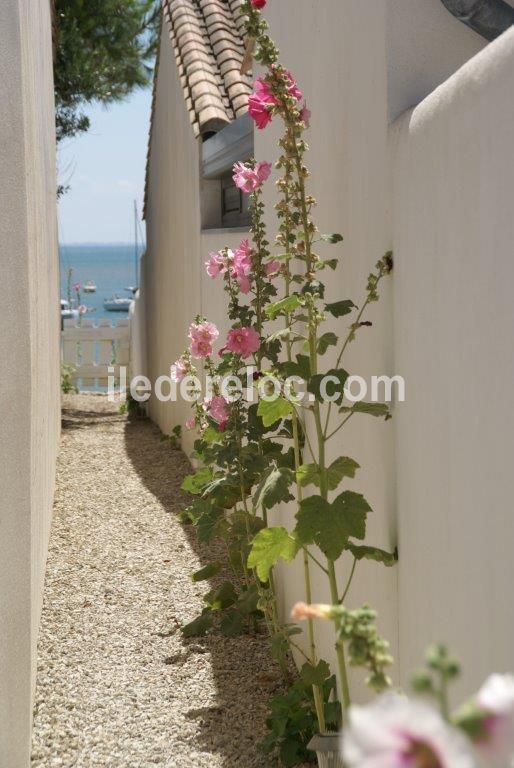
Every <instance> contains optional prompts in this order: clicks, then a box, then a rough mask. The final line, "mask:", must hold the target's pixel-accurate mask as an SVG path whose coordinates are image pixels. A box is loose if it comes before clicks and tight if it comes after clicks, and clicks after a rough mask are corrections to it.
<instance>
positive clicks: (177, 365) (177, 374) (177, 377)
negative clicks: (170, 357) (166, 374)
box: [171, 357, 187, 384]
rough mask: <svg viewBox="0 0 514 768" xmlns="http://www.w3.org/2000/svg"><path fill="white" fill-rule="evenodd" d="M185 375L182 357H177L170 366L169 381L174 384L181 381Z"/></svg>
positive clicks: (184, 364) (185, 365)
mask: <svg viewBox="0 0 514 768" xmlns="http://www.w3.org/2000/svg"><path fill="white" fill-rule="evenodd" d="M186 373H187V363H186V361H185V360H184V358H183V357H179V359H178V360H176V361H175V362H174V363H173V365H172V366H171V380H172V381H174V382H175V383H176V384H178V383H179V381H182V379H183V378H184V376H185V375H186Z"/></svg>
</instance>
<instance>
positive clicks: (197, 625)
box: [182, 608, 213, 637]
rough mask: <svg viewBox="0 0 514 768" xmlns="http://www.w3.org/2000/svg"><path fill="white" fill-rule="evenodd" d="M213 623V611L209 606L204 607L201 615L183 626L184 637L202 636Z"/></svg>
mask: <svg viewBox="0 0 514 768" xmlns="http://www.w3.org/2000/svg"><path fill="white" fill-rule="evenodd" d="M212 624H213V619H212V612H211V610H210V609H209V608H204V609H203V611H202V613H201V614H200V616H198V617H197V618H196V619H194V620H193V621H190V622H189V624H186V625H185V626H184V627H182V634H183V635H184V637H201V636H202V635H206V634H207V632H208V631H209V630H210V629H211V628H212Z"/></svg>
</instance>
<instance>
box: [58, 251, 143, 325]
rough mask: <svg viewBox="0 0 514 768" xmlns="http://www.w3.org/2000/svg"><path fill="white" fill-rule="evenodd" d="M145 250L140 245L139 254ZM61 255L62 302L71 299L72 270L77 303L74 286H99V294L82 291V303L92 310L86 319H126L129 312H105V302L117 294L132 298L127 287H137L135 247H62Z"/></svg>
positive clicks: (112, 320)
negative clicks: (70, 273) (90, 282)
mask: <svg viewBox="0 0 514 768" xmlns="http://www.w3.org/2000/svg"><path fill="white" fill-rule="evenodd" d="M143 250H144V248H143V247H142V246H140V247H139V249H138V253H139V255H141V253H142V252H143ZM59 253H60V267H61V296H60V298H61V299H66V300H68V270H70V269H72V270H73V271H72V275H71V285H72V289H71V298H72V299H73V300H74V301H76V299H77V295H76V293H75V291H74V290H73V285H74V284H75V283H80V284H81V285H82V286H83V285H84V284H85V283H87V282H88V281H90V280H91V281H92V282H93V283H95V285H96V293H84V291H83V290H82V291H81V296H80V302H81V304H83V305H84V306H86V307H88V308H89V309H91V310H92V311H91V312H88V313H87V314H86V315H85V317H87V318H88V319H91V320H104V319H109V320H111V322H114V321H116V320H118V319H121V318H123V317H127V313H126V312H108V311H107V310H105V309H104V307H103V303H104V301H105V299H110V298H112V297H113V296H114V295H118V296H120V297H123V298H125V297H129V298H132V293H130V292H127V291H126V290H125V288H126V287H128V286H135V285H137V284H138V283H137V282H136V264H135V262H136V258H135V246H134V245H130V244H128V245H123V244H119V245H118V244H115V245H113V244H107V245H102V244H101V243H94V244H91V245H88V244H84V245H61V246H60V247H59Z"/></svg>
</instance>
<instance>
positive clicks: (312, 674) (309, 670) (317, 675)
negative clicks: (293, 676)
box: [300, 659, 330, 688]
mask: <svg viewBox="0 0 514 768" xmlns="http://www.w3.org/2000/svg"><path fill="white" fill-rule="evenodd" d="M300 677H301V678H302V680H303V682H304V683H305V684H306V685H316V686H318V688H322V687H323V684H324V682H325V680H326V679H327V678H328V677H330V667H329V666H328V664H327V662H326V661H325V660H324V659H321V660H320V661H318V663H317V664H316V666H315V667H314V666H313V665H312V664H304V665H303V667H302V668H301V670H300Z"/></svg>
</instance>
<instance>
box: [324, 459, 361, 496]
mask: <svg viewBox="0 0 514 768" xmlns="http://www.w3.org/2000/svg"><path fill="white" fill-rule="evenodd" d="M358 469H360V465H359V464H357V462H356V461H354V460H353V459H350V458H349V457H348V456H340V457H339V458H338V459H336V460H335V461H333V462H332V464H331V465H330V466H329V468H328V469H327V481H328V489H329V491H334V490H335V489H336V488H337V487H338V485H339V483H340V482H341V480H342V479H343V478H344V477H350V478H353V477H355V472H356V471H357V470H358Z"/></svg>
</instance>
